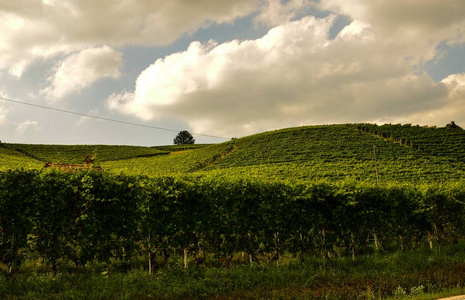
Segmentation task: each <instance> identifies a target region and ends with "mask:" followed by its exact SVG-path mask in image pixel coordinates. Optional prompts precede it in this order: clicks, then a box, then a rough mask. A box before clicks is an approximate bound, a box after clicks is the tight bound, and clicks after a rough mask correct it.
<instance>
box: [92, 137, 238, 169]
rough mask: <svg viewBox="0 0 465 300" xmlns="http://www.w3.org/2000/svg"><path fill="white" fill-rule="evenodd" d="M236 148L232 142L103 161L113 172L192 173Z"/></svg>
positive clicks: (106, 167) (105, 167)
mask: <svg viewBox="0 0 465 300" xmlns="http://www.w3.org/2000/svg"><path fill="white" fill-rule="evenodd" d="M233 150H234V145H233V144H232V143H230V142H228V143H222V144H215V145H210V146H205V147H202V148H201V149H195V150H188V151H175V152H171V154H170V155H161V156H156V157H148V158H134V159H126V160H120V161H111V162H104V163H102V164H101V165H102V167H103V168H104V169H105V170H108V171H110V172H112V173H121V172H123V173H125V174H130V175H150V176H154V175H167V174H179V173H191V172H195V171H197V170H202V169H204V168H206V167H208V166H209V165H211V164H214V163H215V162H216V161H218V160H220V159H221V158H222V157H224V156H227V155H228V154H229V153H230V152H232V151H233Z"/></svg>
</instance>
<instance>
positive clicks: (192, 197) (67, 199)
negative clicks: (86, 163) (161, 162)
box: [0, 170, 465, 275]
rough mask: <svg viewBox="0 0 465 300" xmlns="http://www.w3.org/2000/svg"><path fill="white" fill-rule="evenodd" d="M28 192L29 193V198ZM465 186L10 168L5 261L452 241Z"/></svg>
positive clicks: (363, 249) (463, 225)
mask: <svg viewBox="0 0 465 300" xmlns="http://www.w3.org/2000/svg"><path fill="white" fill-rule="evenodd" d="M18 199H21V201H18ZM463 199H465V186H464V185H463V184H447V185H435V184H432V185H431V184H430V185H418V186H412V185H389V186H376V185H367V184H359V183H356V182H345V183H338V184H327V183H315V184H291V183H283V182H270V181H260V180H247V179H236V180H231V179H226V178H218V177H209V176H194V177H187V178H179V177H159V178H152V177H133V176H124V175H118V176H114V175H111V174H108V173H105V172H96V171H84V172H75V173H70V172H56V171H52V172H44V171H42V172H39V171H33V170H32V171H9V172H6V173H0V228H1V240H0V251H1V253H2V256H1V260H0V262H1V263H3V264H4V265H5V266H6V267H7V270H8V274H11V275H12V274H14V273H15V272H17V271H18V270H19V268H20V266H21V262H22V260H23V258H24V256H25V254H27V253H35V255H36V256H38V257H40V259H42V260H44V261H45V262H47V264H48V265H49V266H50V267H51V269H52V270H53V271H54V272H56V271H57V268H58V266H59V265H60V263H63V262H66V261H72V262H73V263H74V264H75V265H76V266H77V267H79V266H84V265H86V264H87V263H88V262H92V261H103V262H108V263H110V261H112V260H115V259H119V260H128V259H130V258H131V257H132V256H135V255H140V253H144V252H145V253H146V255H145V256H147V257H149V260H150V261H151V264H150V265H154V264H153V259H154V258H155V254H158V255H165V256H166V255H167V253H168V254H175V253H179V252H180V251H182V250H183V249H185V250H184V251H185V253H187V251H188V252H189V255H195V257H196V258H197V259H198V260H201V259H202V257H205V255H207V254H208V253H210V254H213V255H214V256H215V257H217V258H218V260H219V261H223V262H225V263H226V264H227V263H228V261H230V260H231V259H232V257H233V255H235V254H236V253H241V252H242V253H245V254H246V255H247V256H248V257H250V261H256V262H259V261H260V258H259V257H262V258H263V257H264V255H265V256H266V255H271V256H269V257H271V258H270V259H273V260H279V257H280V255H283V254H284V253H289V254H292V255H294V256H295V257H301V256H309V255H316V256H323V257H328V258H331V257H340V256H351V257H352V258H353V259H355V257H356V256H357V255H360V254H364V253H373V252H377V251H383V250H384V249H387V248H388V247H392V245H395V247H396V248H397V249H398V250H399V251H405V250H406V249H412V248H418V247H421V246H422V245H429V247H430V248H434V247H437V246H438V245H444V244H450V243H454V242H456V241H458V240H459V239H463V238H465V202H464V201H463Z"/></svg>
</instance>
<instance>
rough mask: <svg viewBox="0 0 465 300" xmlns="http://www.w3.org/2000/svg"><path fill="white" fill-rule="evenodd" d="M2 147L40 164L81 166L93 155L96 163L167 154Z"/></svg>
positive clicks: (124, 149) (136, 149)
mask: <svg viewBox="0 0 465 300" xmlns="http://www.w3.org/2000/svg"><path fill="white" fill-rule="evenodd" d="M2 146H3V147H5V148H8V149H11V150H14V151H17V152H20V153H22V154H23V155H25V156H28V157H30V158H34V159H36V160H39V161H42V162H54V163H64V164H82V163H84V158H85V157H86V156H87V155H90V154H95V155H96V158H97V162H104V161H113V160H122V159H129V158H135V157H152V156H157V155H163V154H168V153H169V152H167V151H163V150H158V149H155V148H150V147H139V146H108V145H73V146H68V145H35V144H5V143H2Z"/></svg>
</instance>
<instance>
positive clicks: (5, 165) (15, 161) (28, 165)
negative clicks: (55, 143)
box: [0, 144, 43, 171]
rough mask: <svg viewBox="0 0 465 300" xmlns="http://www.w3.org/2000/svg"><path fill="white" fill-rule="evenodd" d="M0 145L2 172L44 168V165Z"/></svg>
mask: <svg viewBox="0 0 465 300" xmlns="http://www.w3.org/2000/svg"><path fill="white" fill-rule="evenodd" d="M3 145H4V144H0V171H6V170H8V169H19V168H24V169H38V168H41V167H42V166H43V163H42V162H40V161H38V160H36V159H33V158H31V157H28V156H26V155H24V154H22V153H20V152H18V151H16V150H14V149H10V148H8V147H3Z"/></svg>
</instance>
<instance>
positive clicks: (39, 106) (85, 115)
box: [0, 97, 231, 140]
mask: <svg viewBox="0 0 465 300" xmlns="http://www.w3.org/2000/svg"><path fill="white" fill-rule="evenodd" d="M0 99H1V100H4V101H9V102H14V103H19V104H23V105H28V106H33V107H38V108H42V109H48V110H53V111H57V112H62V113H67V114H71V115H77V116H81V117H88V118H94V119H97V120H104V121H110V122H115V123H121V124H126V125H132V126H139V127H145V128H151V129H157V130H165V131H172V132H179V130H175V129H169V128H163V127H157V126H151V125H144V124H139V123H133V122H126V121H121V120H116V119H110V118H104V117H99V116H93V115H89V114H83V113H78V112H75V111H69V110H64V109H59V108H54V107H50V106H44V105H39V104H33V103H28V102H23V101H19V100H14V99H9V98H5V97H0ZM192 134H193V135H200V136H205V137H211V138H215V139H224V140H230V139H231V138H227V137H222V136H215V135H209V134H201V133H194V132H193V133H192Z"/></svg>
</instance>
